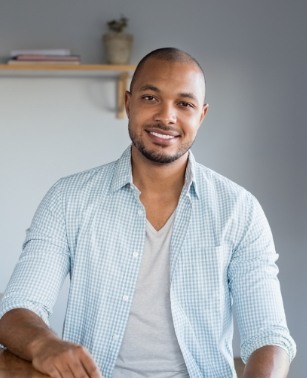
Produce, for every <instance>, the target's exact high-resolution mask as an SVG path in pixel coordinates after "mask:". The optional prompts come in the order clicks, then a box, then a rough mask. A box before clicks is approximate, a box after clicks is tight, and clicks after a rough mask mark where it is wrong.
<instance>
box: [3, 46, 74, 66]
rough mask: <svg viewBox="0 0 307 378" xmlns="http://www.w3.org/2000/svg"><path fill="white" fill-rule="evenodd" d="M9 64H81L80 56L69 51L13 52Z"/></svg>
mask: <svg viewBox="0 0 307 378" xmlns="http://www.w3.org/2000/svg"><path fill="white" fill-rule="evenodd" d="M7 63H8V64H12V65H14V64H18V65H22V64H24V65H25V64H80V56H79V55H72V54H71V51H70V50H68V49H47V50H13V51H11V53H10V59H9V60H8V62H7Z"/></svg>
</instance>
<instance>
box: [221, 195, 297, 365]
mask: <svg viewBox="0 0 307 378" xmlns="http://www.w3.org/2000/svg"><path fill="white" fill-rule="evenodd" d="M245 224H246V227H245V229H244V232H243V233H242V235H241V238H240V241H239V243H238V245H237V248H236V249H235V251H234V253H233V257H232V261H231V263H230V266H229V271H228V277H229V283H230V289H231V292H232V296H233V300H234V306H235V308H236V313H237V321H238V328H239V332H240V337H241V356H242V359H243V361H244V362H246V361H247V360H248V359H249V357H250V355H251V354H252V353H253V352H254V351H255V350H256V349H258V348H260V347H262V346H265V345H276V346H280V347H281V348H283V349H285V350H286V352H287V353H288V356H289V360H290V362H291V361H292V359H293V358H294V356H295V354H296V345H295V342H294V340H293V339H292V337H291V336H290V333H289V330H288V327H287V323H286V316H285V312H284V306H283V301H282V296H281V291H280V284H279V280H278V278H277V275H278V267H277V265H276V261H277V259H278V254H277V253H276V251H275V246H274V242H273V237H272V234H271V230H270V227H269V224H268V221H267V219H266V217H265V214H264V212H263V210H262V208H261V206H260V204H259V203H258V201H257V200H256V199H255V198H254V197H253V196H252V195H250V196H249V199H248V211H246V222H245Z"/></svg>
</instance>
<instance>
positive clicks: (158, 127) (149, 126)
mask: <svg viewBox="0 0 307 378" xmlns="http://www.w3.org/2000/svg"><path fill="white" fill-rule="evenodd" d="M145 129H146V130H147V129H149V130H150V129H155V130H163V131H174V132H177V133H178V132H179V130H177V129H176V128H175V127H172V126H167V125H163V123H151V124H147V125H146V126H145Z"/></svg>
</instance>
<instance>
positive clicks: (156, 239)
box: [113, 213, 189, 378]
mask: <svg viewBox="0 0 307 378" xmlns="http://www.w3.org/2000/svg"><path fill="white" fill-rule="evenodd" d="M173 221H174V213H173V215H172V216H171V217H170V218H169V219H168V221H167V222H166V224H165V225H164V226H163V227H162V228H161V229H160V230H159V231H157V230H155V228H154V227H153V226H152V225H151V224H150V223H149V222H148V221H147V226H146V241H145V251H144V255H143V258H142V262H141V267H140V272H139V276H138V281H137V284H136V289H135V294H134V298H133V302H132V305H131V310H130V315H129V319H128V323H127V327H126V331H125V334H124V339H123V341H122V345H121V348H120V351H119V355H118V358H117V361H116V365H115V369H114V372H113V378H129V377H131V378H139V377H154V378H173V377H176V378H188V377H189V374H188V372H187V368H186V365H185V362H184V359H183V356H182V353H181V350H180V348H179V344H178V341H177V337H176V334H175V330H174V326H173V319H172V313H171V304H170V262H169V261H170V248H169V247H170V240H171V235H172V226H173Z"/></svg>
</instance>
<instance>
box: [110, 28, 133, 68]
mask: <svg viewBox="0 0 307 378" xmlns="http://www.w3.org/2000/svg"><path fill="white" fill-rule="evenodd" d="M132 42H133V36H132V35H131V34H126V33H123V32H119V33H116V32H110V33H106V34H104V35H103V44H104V48H105V55H106V61H107V63H108V64H128V63H129V62H130V57H131V49H132Z"/></svg>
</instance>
